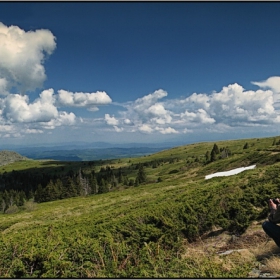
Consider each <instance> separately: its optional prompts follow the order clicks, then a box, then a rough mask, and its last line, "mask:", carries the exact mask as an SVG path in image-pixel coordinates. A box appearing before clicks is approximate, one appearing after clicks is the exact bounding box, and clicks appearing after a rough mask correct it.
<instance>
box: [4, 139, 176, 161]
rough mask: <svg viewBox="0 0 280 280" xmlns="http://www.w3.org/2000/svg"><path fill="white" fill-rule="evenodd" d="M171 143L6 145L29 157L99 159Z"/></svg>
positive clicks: (133, 154) (136, 153)
mask: <svg viewBox="0 0 280 280" xmlns="http://www.w3.org/2000/svg"><path fill="white" fill-rule="evenodd" d="M170 147H172V145H170V143H169V145H168V144H165V145H159V144H140V143H130V144H110V143H104V142H97V143H90V144H88V143H82V142H80V143H73V144H72V143H67V144H65V145H62V144H60V145H55V146H35V147H33V146H12V145H10V146H8V147H7V146H6V147H5V148H9V150H12V151H15V152H17V153H19V154H21V155H22V156H25V157H28V158H30V159H54V160H61V161H91V160H100V159H116V158H124V157H140V156H144V155H148V154H153V153H156V152H159V151H162V150H165V149H169V148H170Z"/></svg>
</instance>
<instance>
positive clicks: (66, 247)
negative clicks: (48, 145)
mask: <svg viewBox="0 0 280 280" xmlns="http://www.w3.org/2000/svg"><path fill="white" fill-rule="evenodd" d="M246 142H247V143H248V144H249V148H248V149H243V147H244V144H245V143H246ZM216 143H217V145H218V146H219V147H228V148H229V149H230V150H231V152H232V155H231V156H230V157H228V158H224V159H218V160H216V161H214V162H212V163H208V164H205V153H206V151H209V152H211V149H212V147H213V143H196V144H192V145H187V146H181V147H176V148H173V149H170V150H166V151H162V152H159V153H156V154H153V155H150V156H144V157H141V158H131V159H128V158H127V159H119V160H115V161H110V162H109V161H107V162H104V161H98V162H95V164H94V167H93V166H91V165H88V164H87V163H86V162H85V163H77V162H75V163H67V162H66V163H65V162H64V163H62V162H56V161H23V162H18V163H12V164H9V165H6V166H5V170H4V169H3V168H2V170H1V169H0V172H11V171H12V170H24V169H29V170H31V169H34V170H37V172H40V170H42V168H45V171H47V172H53V170H55V169H56V170H58V171H57V172H66V169H67V167H68V166H70V165H71V166H72V168H73V167H75V168H77V169H78V168H80V167H82V168H84V169H85V170H86V169H88V171H90V170H91V169H92V168H95V169H99V168H100V167H102V166H106V165H108V164H109V165H110V166H111V167H112V168H119V167H122V169H123V170H124V172H127V174H128V175H129V177H132V178H133V177H135V176H136V173H137V170H136V169H134V168H133V166H134V165H135V164H138V163H143V164H145V163H148V162H155V161H158V162H159V165H157V166H149V167H146V168H145V171H146V173H147V178H148V183H146V184H144V185H140V186H139V187H131V188H124V187H123V188H119V189H117V190H115V191H112V192H109V193H106V194H100V195H91V196H87V197H76V198H71V199H65V200H59V201H53V202H46V203H41V204H36V203H34V202H32V201H29V202H27V203H26V204H25V205H24V206H23V207H22V208H21V209H20V211H19V212H17V213H13V214H0V229H1V237H0V275H1V277H15V278H20V277H35V278H38V277H48V278H61V277H79V278H84V277H90V278H93V277H179V278H184V277H190V278H193V277H214V278H215V277H237V278H239V277H241V278H242V277H246V276H247V274H248V271H249V270H250V268H251V267H252V266H253V262H252V261H251V260H246V261H244V262H243V263H242V264H240V265H236V266H234V267H232V268H231V269H230V270H228V269H227V268H226V266H225V265H224V264H225V262H226V260H225V259H223V258H222V257H221V261H219V262H213V260H212V259H211V258H209V257H203V258H202V259H201V260H200V262H199V263H196V262H194V261H192V260H191V259H189V258H186V257H184V256H185V255H186V252H187V251H188V250H189V249H188V248H189V245H190V244H192V243H193V242H194V241H196V240H198V239H199V238H200V236H202V235H203V234H205V233H207V232H209V231H211V230H212V229H213V228H221V229H222V230H225V231H229V232H231V233H232V234H237V235H242V234H243V233H244V231H245V230H246V229H247V228H248V226H249V225H250V224H251V223H252V221H255V220H262V219H264V218H265V216H266V214H267V209H266V203H265V200H266V199H267V198H269V197H276V196H278V193H279V183H280V175H279V169H280V146H278V145H272V143H273V138H262V139H246V140H244V139H243V140H235V141H222V142H216ZM252 164H256V166H257V167H256V169H253V170H248V171H245V172H243V173H240V174H237V175H234V176H230V177H218V178H213V179H210V180H205V179H204V177H205V176H206V175H208V174H211V173H214V172H219V171H227V170H230V169H233V168H238V167H241V166H248V165H252ZM61 167H64V169H63V170H62V169H60V168H61ZM158 177H161V179H162V181H161V182H158V181H157V180H158Z"/></svg>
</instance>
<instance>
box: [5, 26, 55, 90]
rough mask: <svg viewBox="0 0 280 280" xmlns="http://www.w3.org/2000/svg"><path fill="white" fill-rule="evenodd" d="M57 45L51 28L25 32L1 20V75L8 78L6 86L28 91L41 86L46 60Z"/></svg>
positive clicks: (44, 77)
mask: <svg viewBox="0 0 280 280" xmlns="http://www.w3.org/2000/svg"><path fill="white" fill-rule="evenodd" d="M55 47H56V42H55V36H54V35H53V34H52V33H51V32H50V31H49V30H46V29H40V30H36V31H28V32H25V31H24V30H23V29H21V28H19V27H18V26H9V27H8V26H6V25H4V24H3V23H1V22H0V78H2V79H3V78H4V79H5V80H6V89H7V90H8V89H10V88H11V87H12V86H14V87H16V88H17V89H18V90H19V91H21V92H25V91H27V90H34V89H36V88H40V87H42V84H43V82H44V81H45V79H46V74H45V68H44V66H43V63H44V60H45V57H46V54H47V55H50V54H52V52H53V51H54V49H55ZM0 89H1V86H0Z"/></svg>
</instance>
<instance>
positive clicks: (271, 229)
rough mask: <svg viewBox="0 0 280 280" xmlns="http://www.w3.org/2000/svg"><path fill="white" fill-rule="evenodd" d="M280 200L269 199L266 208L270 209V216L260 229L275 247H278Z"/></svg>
mask: <svg viewBox="0 0 280 280" xmlns="http://www.w3.org/2000/svg"><path fill="white" fill-rule="evenodd" d="M279 205H280V199H279V198H276V199H269V200H268V207H269V209H270V214H269V216H268V220H267V221H265V222H264V223H263V224H262V228H263V230H264V231H265V233H266V234H267V235H268V236H269V237H271V238H272V239H273V240H274V242H275V243H276V245H277V246H278V247H280V226H278V225H277V224H278V223H280V206H279Z"/></svg>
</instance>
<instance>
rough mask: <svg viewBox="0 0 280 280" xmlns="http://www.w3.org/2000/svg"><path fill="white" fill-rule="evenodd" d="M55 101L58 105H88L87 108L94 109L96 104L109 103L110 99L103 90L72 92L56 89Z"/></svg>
mask: <svg viewBox="0 0 280 280" xmlns="http://www.w3.org/2000/svg"><path fill="white" fill-rule="evenodd" d="M57 102H58V105H59V106H67V107H89V110H91V111H96V106H97V105H106V104H110V103H111V102H112V99H111V98H110V97H109V95H108V94H107V93H106V92H105V91H97V92H92V93H87V92H75V93H73V92H71V91H66V90H63V89H61V90H59V91H58V97H57Z"/></svg>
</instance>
